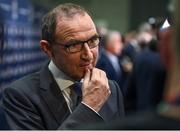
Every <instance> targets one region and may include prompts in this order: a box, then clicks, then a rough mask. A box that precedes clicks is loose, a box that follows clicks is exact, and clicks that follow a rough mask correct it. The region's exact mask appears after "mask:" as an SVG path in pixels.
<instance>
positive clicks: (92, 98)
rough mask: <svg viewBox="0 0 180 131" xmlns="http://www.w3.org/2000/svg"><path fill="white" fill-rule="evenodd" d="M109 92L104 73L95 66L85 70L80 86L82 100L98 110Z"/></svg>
mask: <svg viewBox="0 0 180 131" xmlns="http://www.w3.org/2000/svg"><path fill="white" fill-rule="evenodd" d="M110 94H111V91H110V88H109V84H108V79H107V77H106V73H105V72H104V71H102V70H100V69H97V68H93V69H92V72H90V71H89V70H87V72H86V74H85V77H84V82H83V88H82V95H83V98H82V102H84V103H85V104H87V105H88V106H90V107H91V108H93V109H94V110H95V111H97V112H98V111H99V110H100V109H101V107H102V106H103V105H104V103H105V102H106V101H107V99H108V97H109V95H110Z"/></svg>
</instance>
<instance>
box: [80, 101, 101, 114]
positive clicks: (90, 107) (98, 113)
mask: <svg viewBox="0 0 180 131" xmlns="http://www.w3.org/2000/svg"><path fill="white" fill-rule="evenodd" d="M81 103H82V104H83V105H85V106H87V107H88V108H89V109H91V110H92V111H94V112H95V113H96V114H97V115H99V116H100V117H101V115H100V114H99V113H98V112H97V111H95V110H94V109H93V108H92V107H90V106H89V105H87V104H86V103H84V102H81Z"/></svg>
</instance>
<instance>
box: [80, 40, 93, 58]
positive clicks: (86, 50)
mask: <svg viewBox="0 0 180 131" xmlns="http://www.w3.org/2000/svg"><path fill="white" fill-rule="evenodd" d="M81 58H82V59H84V60H92V59H93V53H92V51H91V49H90V48H89V45H88V44H87V43H84V46H83V49H82V53H81Z"/></svg>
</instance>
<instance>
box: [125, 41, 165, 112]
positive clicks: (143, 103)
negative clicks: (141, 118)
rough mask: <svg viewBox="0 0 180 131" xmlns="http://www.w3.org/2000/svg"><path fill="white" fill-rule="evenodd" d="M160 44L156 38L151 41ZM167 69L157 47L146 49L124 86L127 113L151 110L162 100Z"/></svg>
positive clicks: (140, 55)
mask: <svg viewBox="0 0 180 131" xmlns="http://www.w3.org/2000/svg"><path fill="white" fill-rule="evenodd" d="M149 44H150V45H152V44H156V45H157V44H158V43H157V41H156V40H152V41H151V42H150V43H149ZM165 74H166V71H165V68H164V65H163V63H162V61H161V58H160V55H159V52H158V51H157V49H156V48H149V49H145V50H143V51H142V52H140V53H139V54H138V55H137V57H136V60H135V63H134V68H133V71H132V73H131V75H130V78H129V80H128V81H127V84H126V86H124V94H125V97H124V98H125V99H124V100H125V105H126V106H125V107H126V108H125V109H126V112H127V114H129V113H132V112H138V111H144V110H150V109H152V108H154V107H156V106H157V104H158V103H159V102H160V101H161V100H162V92H163V89H164V83H165V82H164V81H165V78H166V75H165Z"/></svg>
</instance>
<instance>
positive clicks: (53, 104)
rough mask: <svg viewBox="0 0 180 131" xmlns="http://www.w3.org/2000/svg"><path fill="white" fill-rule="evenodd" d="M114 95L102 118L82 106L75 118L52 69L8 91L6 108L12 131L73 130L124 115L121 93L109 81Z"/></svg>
mask: <svg viewBox="0 0 180 131" xmlns="http://www.w3.org/2000/svg"><path fill="white" fill-rule="evenodd" d="M109 84H110V88H111V92H112V93H111V95H110V97H109V99H108V101H107V102H106V103H105V105H104V106H103V108H102V109H101V110H100V112H99V114H100V115H101V117H100V116H99V115H97V114H96V113H95V112H93V111H92V110H91V109H89V108H88V107H86V106H85V105H83V104H82V103H81V104H79V105H78V107H77V108H76V109H75V110H74V112H73V113H72V114H70V111H69V109H68V106H67V104H66V101H65V99H64V97H63V95H62V93H61V91H60V89H59V87H58V85H57V83H56V82H55V80H54V79H53V77H52V74H51V73H50V71H49V69H48V66H46V67H44V68H43V69H42V70H41V71H40V72H36V73H34V74H31V75H28V76H26V77H24V78H22V79H20V80H17V81H16V82H14V83H12V84H11V85H10V86H9V87H7V88H6V89H5V91H4V93H3V106H4V108H5V111H6V114H7V119H8V122H9V125H10V128H11V129H73V128H75V127H76V126H78V125H81V124H83V125H84V124H89V123H91V122H97V121H103V120H104V121H107V122H108V121H111V120H113V119H116V118H118V117H121V116H123V115H124V106H123V100H122V94H121V91H120V90H119V88H118V85H117V84H116V83H115V82H113V81H109Z"/></svg>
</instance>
